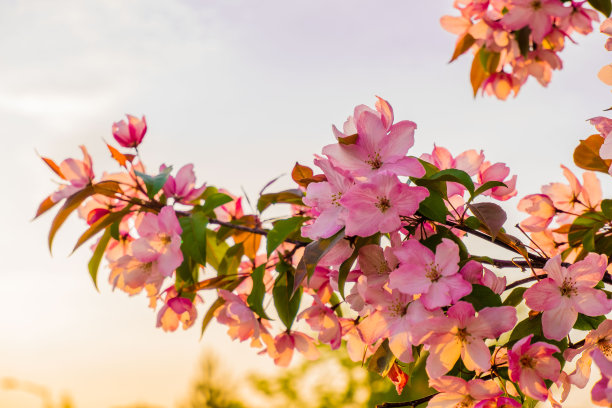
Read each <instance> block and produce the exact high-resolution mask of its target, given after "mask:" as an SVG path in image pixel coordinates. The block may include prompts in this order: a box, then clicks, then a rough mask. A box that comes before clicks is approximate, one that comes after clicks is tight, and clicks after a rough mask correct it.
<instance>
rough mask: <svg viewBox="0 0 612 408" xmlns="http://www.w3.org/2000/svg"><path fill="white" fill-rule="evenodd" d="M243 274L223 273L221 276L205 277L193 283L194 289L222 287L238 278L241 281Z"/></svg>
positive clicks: (243, 277)
mask: <svg viewBox="0 0 612 408" xmlns="http://www.w3.org/2000/svg"><path fill="white" fill-rule="evenodd" d="M245 278H246V277H245V276H236V275H223V276H215V277H214V278H210V279H205V280H203V281H200V282H198V283H196V284H195V286H194V288H193V289H194V291H198V290H203V289H224V288H225V287H226V286H228V285H229V284H231V283H233V282H235V281H237V280H239V281H241V282H242V281H243V280H244V279H245Z"/></svg>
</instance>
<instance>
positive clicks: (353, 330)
mask: <svg viewBox="0 0 612 408" xmlns="http://www.w3.org/2000/svg"><path fill="white" fill-rule="evenodd" d="M340 324H341V325H342V338H343V339H344V340H345V341H346V351H347V353H348V355H349V358H350V359H351V360H352V361H355V362H358V361H365V360H366V359H367V358H368V357H370V356H371V355H372V354H374V352H375V351H376V346H377V345H376V344H374V345H370V344H368V343H366V341H365V339H364V337H363V335H362V333H361V329H360V328H359V326H358V325H357V324H356V323H355V320H353V319H347V318H340Z"/></svg>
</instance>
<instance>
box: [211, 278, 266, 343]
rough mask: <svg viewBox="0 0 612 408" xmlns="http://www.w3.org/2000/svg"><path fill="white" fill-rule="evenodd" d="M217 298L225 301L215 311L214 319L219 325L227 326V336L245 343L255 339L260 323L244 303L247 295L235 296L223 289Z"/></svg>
mask: <svg viewBox="0 0 612 408" xmlns="http://www.w3.org/2000/svg"><path fill="white" fill-rule="evenodd" d="M219 297H220V298H222V299H223V300H225V303H224V304H223V305H221V307H219V308H218V309H217V310H216V311H215V317H216V318H217V321H218V322H219V323H221V324H225V325H227V326H228V329H227V334H228V335H229V336H230V337H231V338H232V340H236V339H238V340H240V341H241V342H242V341H245V340H247V339H249V338H253V339H257V338H259V335H260V323H259V320H258V318H257V315H256V314H255V313H254V312H253V311H252V310H251V309H250V308H249V306H248V305H247V303H246V298H247V295H235V294H234V293H232V292H229V291H227V290H224V289H220V290H219Z"/></svg>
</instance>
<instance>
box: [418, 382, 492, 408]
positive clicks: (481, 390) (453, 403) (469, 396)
mask: <svg viewBox="0 0 612 408" xmlns="http://www.w3.org/2000/svg"><path fill="white" fill-rule="evenodd" d="M429 385H430V386H431V387H433V388H435V389H436V390H437V391H439V392H440V393H439V394H436V395H435V396H434V397H433V398H432V399H431V400H430V401H429V404H427V407H428V408H450V407H461V408H473V407H474V406H475V404H477V403H478V402H479V401H483V400H488V399H491V398H495V397H497V396H498V395H501V393H502V391H501V390H500V389H499V386H498V385H497V384H496V383H495V382H494V381H485V380H480V379H475V380H470V381H466V380H464V379H462V378H457V377H452V376H444V377H440V378H434V379H430V380H429Z"/></svg>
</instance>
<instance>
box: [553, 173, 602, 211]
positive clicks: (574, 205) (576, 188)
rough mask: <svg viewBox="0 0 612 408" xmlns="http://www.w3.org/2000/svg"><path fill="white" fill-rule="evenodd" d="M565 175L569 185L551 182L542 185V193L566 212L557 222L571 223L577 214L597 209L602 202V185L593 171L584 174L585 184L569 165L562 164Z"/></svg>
mask: <svg viewBox="0 0 612 408" xmlns="http://www.w3.org/2000/svg"><path fill="white" fill-rule="evenodd" d="M561 168H562V169H563V175H564V176H565V178H566V179H567V180H568V182H569V185H567V184H563V183H550V184H547V185H545V186H542V193H544V194H546V195H547V196H548V197H550V199H551V200H552V201H553V203H554V206H555V207H556V208H557V209H559V210H561V211H562V212H565V213H566V214H562V215H559V216H558V219H557V222H559V223H571V222H572V221H573V220H574V218H575V217H576V216H577V215H580V214H582V213H583V212H585V211H588V210H597V208H598V206H599V204H600V202H601V197H602V195H601V186H600V184H599V180H597V177H596V176H595V174H594V173H593V172H590V171H586V172H584V173H583V175H582V179H583V182H584V184H580V182H579V181H578V178H577V177H576V176H575V175H574V173H572V172H571V171H570V170H569V169H568V168H567V167H565V166H563V165H562V166H561Z"/></svg>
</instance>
